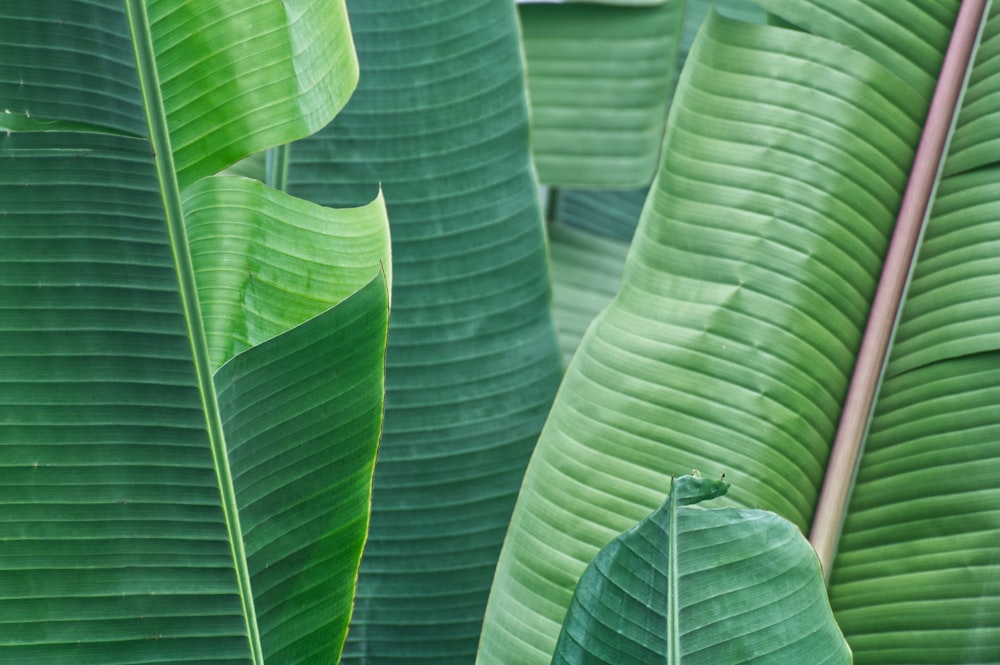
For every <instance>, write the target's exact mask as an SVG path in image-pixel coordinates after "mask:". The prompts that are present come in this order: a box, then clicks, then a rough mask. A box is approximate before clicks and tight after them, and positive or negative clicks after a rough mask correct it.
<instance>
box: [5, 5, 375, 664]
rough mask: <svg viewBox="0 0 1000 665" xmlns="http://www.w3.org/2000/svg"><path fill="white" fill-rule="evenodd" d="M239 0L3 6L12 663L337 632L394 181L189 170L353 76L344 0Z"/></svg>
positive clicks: (228, 647) (248, 652) (195, 653)
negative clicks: (318, 193) (348, 189)
mask: <svg viewBox="0 0 1000 665" xmlns="http://www.w3.org/2000/svg"><path fill="white" fill-rule="evenodd" d="M242 4H243V6H242V7H235V6H234V5H233V3H198V5H197V7H195V6H194V5H191V6H190V7H188V6H186V5H185V6H183V7H181V6H178V5H176V4H175V3H167V2H159V3H155V2H153V3H150V4H149V5H148V6H147V5H146V4H143V3H141V2H138V1H135V2H129V3H128V5H127V9H128V13H127V16H126V12H125V8H124V7H123V6H119V5H117V4H114V5H112V4H111V3H84V2H58V3H56V2H33V3H27V2H23V3H22V2H15V3H7V4H5V6H4V8H3V10H0V12H2V13H4V14H5V19H7V18H9V19H10V20H5V21H4V22H3V24H2V27H0V57H2V59H3V61H4V62H5V63H12V64H11V66H5V68H4V72H3V76H2V79H0V106H2V107H3V108H4V109H5V110H6V111H8V112H7V113H5V115H4V116H3V117H2V119H0V123H2V124H3V126H4V127H5V129H6V131H5V132H4V133H3V134H0V164H2V166H0V210H2V211H3V223H2V224H0V237H2V240H0V291H2V292H3V294H4V296H3V299H2V302H0V307H2V309H3V312H2V316H0V377H2V378H0V380H2V381H3V384H4V390H3V391H2V393H3V397H2V398H0V445H2V447H3V456H2V458H3V462H2V466H0V475H2V483H0V484H2V486H3V489H2V497H3V499H2V500H3V511H2V512H3V515H4V517H3V519H2V520H0V524H2V526H0V531H2V536H0V537H2V538H3V540H4V542H5V543H6V545H5V546H4V551H3V552H2V554H0V624H2V625H3V626H4V629H3V630H2V631H0V632H2V634H3V638H2V645H3V657H4V660H9V661H10V662H17V663H62V662H66V663H102V664H104V663H108V664H111V663H135V662H139V661H140V660H141V661H142V662H164V663H165V662H187V663H191V662H253V663H258V664H259V663H263V662H264V659H265V658H267V659H269V662H317V661H319V660H333V661H335V660H336V659H337V658H338V657H339V654H340V651H341V649H342V645H343V640H344V635H345V632H346V629H347V625H348V620H349V617H350V613H351V601H352V592H353V588H354V582H355V578H356V575H357V567H358V564H359V558H360V553H361V548H362V545H363V543H364V538H365V534H366V531H367V522H368V503H369V500H370V487H371V478H372V467H373V462H374V455H375V449H376V446H377V442H378V437H379V431H380V427H381V420H382V395H383V390H382V386H383V381H382V376H383V372H382V366H383V358H384V349H385V337H386V329H387V318H388V299H387V298H388V293H387V282H386V280H385V278H384V274H383V272H382V269H381V266H382V265H386V264H387V262H388V236H387V233H386V219H385V213H384V206H383V204H382V202H381V199H376V201H374V202H373V203H372V204H370V205H369V206H367V207H366V208H364V209H361V210H351V211H345V212H344V213H338V212H336V211H330V210H321V209H318V208H316V207H315V206H311V205H310V204H305V203H303V202H296V201H293V200H291V199H290V197H288V196H287V195H285V194H282V193H280V192H274V191H269V190H266V189H264V188H263V187H260V186H259V185H258V184H256V183H253V182H252V181H249V180H245V179H242V178H215V177H212V178H209V179H207V180H198V178H199V177H200V176H201V175H204V174H205V173H208V172H211V171H213V170H216V169H218V168H220V167H221V166H223V165H224V164H226V163H228V162H230V161H233V160H235V159H237V158H239V157H242V156H244V155H246V154H249V153H250V152H252V151H254V150H256V149H258V148H259V147H264V146H267V145H271V144H273V143H276V142H285V141H289V140H292V139H294V138H296V137H297V136H301V135H302V134H304V133H306V132H307V131H308V130H309V128H311V127H314V126H315V125H316V124H317V123H318V124H320V125H321V124H323V123H325V122H326V121H327V120H329V118H330V117H332V116H333V114H334V113H335V112H336V111H337V109H338V108H339V107H340V106H341V105H342V104H343V102H344V100H345V98H346V95H347V94H349V91H350V88H351V86H352V83H351V80H352V76H353V74H352V67H351V65H350V63H349V61H350V60H351V58H352V56H350V51H351V47H350V40H349V38H347V37H346V36H345V35H347V32H346V31H347V25H346V20H345V15H344V11H343V6H342V5H339V4H338V3H336V2H333V3H305V2H287V3H283V4H282V6H281V8H280V11H278V12H277V13H275V11H274V10H275V9H276V8H277V4H275V5H271V6H269V7H267V8H263V7H262V6H260V5H258V4H257V3H250V2H247V3H242ZM243 10H245V11H243ZM261 11H265V14H261V13H260V12H261ZM266 12H270V14H267V13H266ZM285 12H287V15H286V14H285ZM317 30H318V32H317ZM331 37H332V39H331ZM333 52H337V53H341V54H342V55H341V56H337V57H336V58H333V59H331V57H332V56H331V53H333ZM345 58H346V63H347V64H345V63H344V62H341V61H343V60H344V59H345ZM262 64H263V65H264V68H265V70H266V71H262V70H261V69H260V68H261V66H262ZM293 71H294V72H295V75H294V76H291V78H289V76H290V75H291V74H292V72H293ZM137 74H138V77H137ZM299 88H303V89H304V90H300V89H299ZM268 106H269V107H270V110H265V107H268ZM277 110H280V114H281V115H280V116H275V115H272V112H274V111H277ZM293 111H294V112H293ZM261 113H264V114H265V115H266V117H265V116H264V115H261ZM275 117H279V118H280V121H279V122H278V123H277V124H276V125H275V124H273V122H272V120H273V118H275ZM147 128H148V134H147ZM258 130H259V131H258ZM188 183H190V184H191V186H190V187H187V186H186V185H187V184H188ZM189 226H190V228H189ZM348 228H350V229H351V230H350V231H349V232H348V231H347V229H348ZM189 231H190V232H191V234H192V238H194V239H195V240H196V242H195V244H194V245H193V246H192V247H189V245H188V242H187V233H188V232H189ZM349 236H353V238H352V237H349ZM263 243H266V247H265V246H264V245H263ZM333 244H336V245H337V246H338V248H339V251H338V252H337V253H335V254H332V255H331V254H328V253H327V252H328V250H329V247H330V246H331V245H333ZM262 250H263V251H262ZM347 256H349V257H350V260H347V259H345V257H347ZM341 259H343V263H344V264H346V265H344V266H341V267H337V266H333V267H331V266H330V260H341ZM352 262H353V267H352V266H351V263H352ZM199 299H202V300H204V301H205V302H206V304H208V305H210V307H209V308H208V309H207V310H206V311H204V312H203V311H202V310H201V308H200V306H199ZM292 302H294V303H295V305H294V307H291V306H289V307H286V303H292ZM333 305H336V306H333ZM219 312H226V313H225V314H223V315H219ZM206 324H207V325H206Z"/></svg>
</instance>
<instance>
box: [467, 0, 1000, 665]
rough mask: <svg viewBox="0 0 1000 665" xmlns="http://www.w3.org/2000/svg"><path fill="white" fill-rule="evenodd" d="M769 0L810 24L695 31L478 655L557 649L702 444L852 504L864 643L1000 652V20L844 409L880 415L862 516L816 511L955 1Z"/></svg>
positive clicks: (889, 657)
mask: <svg viewBox="0 0 1000 665" xmlns="http://www.w3.org/2000/svg"><path fill="white" fill-rule="evenodd" d="M759 4H762V6H764V7H765V8H766V9H767V10H768V11H770V12H772V13H774V14H775V15H777V16H778V17H780V18H781V22H782V23H783V24H785V25H791V26H794V27H795V28H796V29H795V30H789V29H785V28H781V27H777V26H747V25H743V24H739V23H736V22H732V21H729V20H725V19H722V18H720V17H718V16H713V17H712V18H711V19H710V20H709V21H708V22H707V24H706V26H705V27H704V28H703V31H702V33H701V35H700V37H699V39H698V40H697V42H696V44H695V46H694V47H693V48H692V52H691V55H690V57H689V59H688V62H687V64H686V65H685V69H684V71H683V73H682V75H681V80H680V84H679V87H678V91H677V93H676V95H675V98H674V103H673V105H672V110H671V116H670V118H669V119H668V123H667V130H666V136H665V139H664V144H663V158H662V162H661V166H660V171H659V174H658V177H657V180H656V181H655V183H654V186H653V188H652V190H651V193H650V196H649V198H648V199H647V202H646V205H645V208H644V211H643V215H642V219H641V220H640V224H639V229H638V230H637V232H636V236H635V240H634V241H633V245H632V248H631V250H630V254H629V257H628V259H627V261H626V266H625V271H624V274H623V277H622V286H621V289H620V290H619V292H618V294H617V296H616V297H615V299H614V301H613V302H612V303H611V305H610V306H609V307H608V308H607V309H606V310H605V311H604V312H603V313H602V314H601V315H600V316H599V317H598V319H597V320H596V321H595V323H594V325H593V326H592V327H591V328H590V330H589V331H588V332H587V335H586V336H585V338H584V340H583V343H582V344H581V347H580V349H579V350H578V352H577V354H576V356H574V360H573V362H572V363H571V365H570V367H569V369H568V371H567V376H566V378H565V380H564V382H563V384H562V386H561V389H560V392H559V395H558V396H557V398H556V402H555V404H554V406H553V410H552V412H551V414H550V417H549V420H548V422H547V424H546V427H545V429H544V430H543V433H542V436H541V438H540V440H539V443H538V446H537V448H536V451H535V454H534V456H533V458H532V461H531V463H530V464H529V468H528V471H527V474H526V477H525V482H524V484H523V486H522V490H521V495H520V497H519V500H518V504H517V507H516V509H515V512H514V516H513V518H512V522H511V527H510V529H509V531H508V536H507V540H506V542H505V546H504V550H503V552H502V554H501V558H500V562H499V564H498V572H497V577H496V580H495V582H494V588H493V592H492V594H491V598H490V604H489V606H488V609H487V614H486V618H485V622H484V631H483V637H482V641H481V646H480V652H479V662H481V663H494V662H503V663H508V664H509V663H547V662H549V660H550V659H551V657H552V653H553V650H554V647H555V642H556V638H557V636H558V634H559V630H560V626H561V624H562V621H563V618H564V616H565V613H566V609H567V607H568V606H569V603H570V598H571V596H572V593H573V589H574V587H575V586H576V584H577V581H578V580H579V578H580V575H581V573H582V571H583V569H584V568H585V566H586V565H587V563H588V562H589V561H590V560H592V558H593V557H594V556H595V554H596V552H597V551H598V550H599V549H600V548H601V547H602V546H604V545H605V544H606V543H608V542H609V541H610V540H611V539H612V538H614V537H615V536H616V534H618V533H620V532H622V531H624V530H625V529H628V528H630V527H631V526H632V525H634V524H635V523H636V522H638V521H639V520H641V519H643V518H644V517H645V516H646V515H648V514H649V513H650V511H652V510H653V509H655V508H656V507H657V506H659V505H660V504H661V503H662V501H663V492H664V490H663V488H664V487H665V486H666V479H668V478H669V477H670V476H671V475H672V474H674V473H676V472H677V471H678V470H683V469H690V468H699V469H701V470H702V471H704V472H705V473H706V475H718V474H721V473H725V474H726V476H727V478H730V479H731V480H732V481H733V484H734V488H735V489H734V491H733V492H732V493H731V495H730V496H729V497H728V498H727V499H726V501H728V502H729V503H730V504H732V505H734V506H741V507H760V508H765V509H769V510H772V511H775V512H777V513H778V514H780V515H782V516H783V517H785V518H786V519H789V520H790V521H792V522H793V523H795V524H796V525H797V526H798V527H799V528H800V529H802V530H803V531H806V530H809V529H810V527H812V531H813V535H814V537H815V536H816V531H817V528H818V530H819V531H821V532H823V533H821V534H820V535H821V536H823V537H832V538H833V539H834V540H835V539H836V537H837V534H838V533H839V532H840V531H841V526H842V532H843V536H842V539H841V540H840V545H839V554H838V555H837V556H836V558H835V559H833V560H832V561H828V562H827V563H826V564H825V565H826V566H827V569H826V570H825V571H824V572H825V574H826V575H828V576H829V578H830V596H831V604H832V606H833V609H834V610H835V612H836V616H837V619H838V621H839V623H840V625H841V627H842V628H843V630H844V633H845V635H846V637H847V639H848V641H849V642H850V644H851V646H852V649H853V651H854V654H855V659H856V662H859V663H956V662H963V663H964V662H969V663H973V662H975V663H980V662H997V656H998V651H997V649H996V645H997V644H998V643H1000V639H998V638H1000V634H998V632H997V630H998V629H997V628H996V626H995V622H991V621H990V619H988V618H987V617H993V616H997V614H998V612H1000V583H998V580H1000V573H998V571H1000V568H998V563H997V559H996V556H995V551H996V547H995V543H996V542H997V538H998V536H1000V510H998V507H1000V503H998V502H1000V492H998V490H997V487H996V483H995V482H994V481H993V480H992V479H993V478H995V477H996V474H997V472H998V471H1000V449H998V448H997V444H996V442H997V441H998V440H1000V411H998V410H997V409H996V403H997V399H998V397H1000V395H998V392H997V391H998V387H1000V378H998V377H1000V366H998V362H1000V345H998V341H1000V340H998V338H997V333H996V330H997V327H996V325H995V321H996V314H997V309H996V306H997V300H996V297H995V295H994V294H995V293H997V292H998V291H1000V263H998V261H997V258H996V257H997V256H998V254H997V253H996V249H995V247H996V245H995V242H996V240H995V238H996V233H997V225H996V224H995V222H994V220H995V219H996V218H997V215H998V212H1000V209H998V203H997V201H998V197H997V189H996V185H995V182H996V181H997V171H996V162H997V160H996V155H995V154H994V153H992V152H990V151H989V150H988V149H985V148H984V149H982V150H978V149H977V148H978V146H980V145H984V146H989V145H990V140H991V139H990V137H991V136H992V132H994V131H995V127H996V126H997V125H998V123H1000V112H998V106H997V103H996V100H997V99H998V97H997V96H996V95H995V93H994V92H993V91H994V90H995V89H996V86H997V81H998V80H1000V79H998V78H997V77H996V76H995V75H994V74H993V72H994V71H995V68H996V64H995V63H996V58H995V57H994V56H993V54H994V53H995V52H996V51H995V49H996V46H995V45H994V43H995V35H996V33H997V30H998V27H1000V25H998V23H1000V18H998V14H997V10H996V9H993V10H991V11H990V13H989V18H988V21H987V22H986V26H985V28H983V29H982V31H981V36H977V38H976V40H977V41H981V46H980V48H979V52H978V57H977V58H976V60H975V65H974V66H973V67H972V71H971V74H970V75H969V77H968V83H967V84H966V83H965V82H964V81H963V80H962V77H959V79H958V83H959V88H960V89H961V88H963V87H965V88H967V92H966V94H965V100H966V103H965V105H964V106H963V107H962V109H961V112H960V113H959V114H958V120H957V123H956V128H955V136H954V143H953V149H954V150H953V153H952V154H953V156H954V157H955V159H959V156H961V159H960V160H959V163H958V165H957V166H955V165H951V166H949V164H947V163H946V164H945V165H944V166H943V167H942V168H941V169H940V170H938V169H935V168H933V167H932V168H931V169H930V173H931V175H932V178H933V183H932V184H933V185H934V187H932V192H936V196H934V195H933V194H932V195H931V196H930V197H929V202H930V205H929V206H928V207H929V208H932V210H930V214H929V220H928V224H927V230H926V234H925V235H926V241H925V242H924V244H923V246H922V248H921V250H920V253H919V256H918V259H917V260H916V262H915V266H914V268H913V270H912V273H911V274H910V276H909V278H908V289H906V290H905V294H906V295H905V299H904V302H903V303H902V305H901V306H900V308H899V309H901V311H902V314H901V319H900V320H899V322H898V324H896V326H895V328H896V329H897V335H896V336H895V341H894V342H893V343H890V344H889V346H888V349H887V351H886V355H887V362H886V369H885V372H884V377H883V379H882V380H881V382H880V383H879V390H878V392H877V395H876V397H875V399H874V402H873V403H872V404H871V406H870V408H869V409H868V410H867V411H866V412H864V413H863V414H862V416H861V417H860V418H859V417H857V416H855V417H854V418H856V420H854V421H852V422H850V423H849V425H850V426H851V427H855V428H860V429H861V430H862V431H863V432H866V433H867V436H866V437H865V447H864V450H863V454H862V455H861V459H860V462H859V464H858V470H857V477H856V480H855V482H854V488H853V493H852V494H851V499H850V502H849V504H848V506H847V509H846V517H841V519H840V520H834V521H833V522H827V523H823V524H822V525H821V526H819V527H817V525H816V524H814V517H815V516H816V514H817V512H818V508H819V507H821V506H820V496H821V488H822V487H823V486H824V484H829V483H830V482H831V479H834V480H838V481H842V482H846V483H847V484H848V485H849V484H850V482H851V480H852V478H853V475H854V468H853V467H851V466H850V465H848V466H847V467H846V468H845V467H836V468H834V467H830V469H831V471H829V472H828V461H829V459H830V456H831V450H832V448H833V443H834V440H835V438H836V435H837V431H838V424H839V423H840V421H841V420H842V414H843V412H844V410H845V407H844V405H845V401H846V397H847V395H848V388H849V385H850V383H851V375H852V372H853V371H854V368H855V361H856V359H857V358H858V355H859V350H860V348H861V343H862V339H863V337H864V335H865V330H866V322H867V321H868V318H869V311H870V310H871V307H872V302H873V299H874V295H875V293H876V286H877V284H878V281H879V278H880V274H881V272H882V268H883V264H884V261H885V258H886V255H887V251H888V250H887V248H888V246H889V241H890V237H891V235H892V233H893V229H894V220H895V217H896V213H897V212H898V211H899V209H900V207H901V202H902V199H903V192H904V189H905V186H906V184H907V181H908V177H909V172H910V169H911V165H912V164H913V163H914V155H915V151H916V147H917V144H918V140H919V139H920V137H921V134H922V130H923V126H924V122H925V119H926V117H927V114H928V108H929V106H930V100H931V96H932V93H933V91H934V88H935V84H936V81H937V77H938V73H939V70H940V69H941V66H942V64H941V63H942V60H943V54H944V52H945V50H946V48H947V47H948V44H949V41H950V38H951V32H952V28H953V26H954V24H955V22H956V15H957V13H958V9H959V7H958V3H938V2H920V3H911V4H910V5H908V6H907V9H906V10H905V11H897V10H896V9H894V8H892V7H890V6H889V5H885V4H883V3H863V2H791V1H789V2H778V1H775V2H763V3H759ZM967 4H972V3H967ZM911 5H912V6H911ZM810 33H815V34H810ZM986 128H989V129H986ZM944 129H946V130H947V124H946V126H945V127H944ZM977 137H982V141H983V142H984V143H982V144H980V142H979V140H977ZM948 162H949V163H950V162H952V160H951V159H950V158H949V160H948ZM942 174H947V177H944V176H942ZM894 313H895V312H894V311H893V312H891V313H890V314H894ZM852 393H853V391H852ZM862 411H864V409H862ZM869 413H873V416H872V417H871V419H870V421H869V419H868V417H869ZM841 522H842V524H841ZM681 602H683V600H682V601H681Z"/></svg>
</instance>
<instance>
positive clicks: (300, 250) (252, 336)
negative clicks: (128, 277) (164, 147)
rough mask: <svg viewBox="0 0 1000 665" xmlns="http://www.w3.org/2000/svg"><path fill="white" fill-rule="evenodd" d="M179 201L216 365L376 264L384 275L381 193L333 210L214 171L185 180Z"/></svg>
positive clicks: (346, 291) (318, 308)
mask: <svg viewBox="0 0 1000 665" xmlns="http://www.w3.org/2000/svg"><path fill="white" fill-rule="evenodd" d="M184 208H185V210H186V211H187V216H186V219H187V228H188V240H189V243H190V246H191V258H192V261H193V263H194V267H195V274H196V277H197V281H198V299H199V302H200V303H201V308H202V312H203V313H204V320H205V335H206V338H207V341H208V345H209V347H210V355H211V358H212V362H213V365H214V366H216V367H217V366H219V365H221V364H222V363H223V362H225V360H226V359H228V358H231V357H232V356H234V355H236V354H237V353H239V352H240V351H243V350H244V349H246V348H249V347H250V346H254V345H256V344H259V343H261V342H263V341H265V340H268V339H270V338H271V337H274V336H275V335H278V334H280V333H281V332H283V331H285V330H287V329H289V328H292V327H294V326H297V325H299V324H300V323H302V322H304V321H306V320H307V319H310V318H312V317H313V316H315V315H317V314H319V313H321V312H323V311H325V310H327V309H329V308H330V307H332V306H333V305H336V304H337V303H338V302H340V301H342V300H343V299H344V298H346V297H347V296H349V295H351V294H352V293H353V292H354V291H356V290H357V289H358V286H359V285H360V284H364V283H365V282H366V281H368V280H369V279H371V277H372V275H373V272H374V271H375V269H376V267H377V266H380V265H381V266H384V268H385V272H386V276H387V278H388V277H389V274H390V270H391V267H390V261H389V228H388V226H386V223H385V220H386V213H385V204H384V202H383V201H382V197H381V195H380V196H378V197H377V198H376V199H375V200H374V201H373V202H372V203H370V204H368V205H367V206H363V207H360V208H353V209H340V210H334V209H332V208H324V207H322V206H318V205H315V204H313V203H309V202H308V201H304V200H302V199H296V198H294V197H292V196H288V195H287V194H284V193H282V192H278V191H275V190H273V189H270V188H268V187H265V186H264V185H263V184H261V183H260V182H257V181H255V180H247V179H244V178H234V177H223V176H218V177H212V178H205V179H204V180H202V181H200V182H198V183H196V184H195V185H193V186H192V187H190V188H188V189H187V190H186V191H185V192H184ZM289 283H291V284H295V289H294V290H293V289H289V287H288V284H289ZM390 283H391V282H390Z"/></svg>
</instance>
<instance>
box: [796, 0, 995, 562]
mask: <svg viewBox="0 0 1000 665" xmlns="http://www.w3.org/2000/svg"><path fill="white" fill-rule="evenodd" d="M990 2H991V0H963V2H962V5H961V8H960V9H959V14H958V18H957V19H956V21H955V27H954V28H953V32H952V39H951V42H950V43H949V45H948V50H947V52H946V54H945V58H944V62H943V63H942V67H941V73H940V74H939V77H938V84H937V87H936V88H935V91H934V95H933V98H932V100H931V105H930V109H929V111H928V114H927V119H926V121H925V123H924V131H923V133H922V135H921V138H920V143H919V145H918V147H917V151H916V154H915V156H914V164H913V167H912V170H911V173H910V177H909V180H908V182H907V185H906V190H905V192H904V195H903V200H902V203H901V206H900V211H899V215H898V217H897V220H896V226H895V230H894V232H893V235H892V239H891V241H890V244H889V250H888V252H887V254H886V259H885V262H884V267H883V271H882V275H881V277H880V278H879V283H878V287H877V289H876V293H875V297H874V299H873V302H872V308H871V313H870V315H869V318H868V323H867V325H866V327H865V332H864V335H863V337H862V341H861V347H860V349H859V351H858V358H857V362H856V364H855V368H854V373H853V375H852V376H851V383H850V386H849V387H848V392H847V397H846V399H845V402H844V408H843V410H842V412H841V418H840V423H839V425H838V427H837V433H836V436H835V438H834V443H833V449H832V451H831V454H830V460H829V462H828V463H827V470H826V476H825V478H824V482H823V488H822V491H821V494H820V498H819V503H818V504H817V507H816V512H815V514H814V517H813V524H812V529H811V531H810V535H809V540H810V542H811V543H812V544H813V547H814V548H815V549H816V552H817V554H818V555H819V559H820V563H821V565H822V567H823V574H824V576H825V577H826V579H827V580H829V578H830V573H831V572H832V569H833V559H834V557H835V556H836V552H837V547H838V543H839V540H840V532H841V528H842V525H843V521H844V517H845V515H846V512H847V508H848V504H849V501H850V495H851V490H852V486H853V482H854V475H855V473H856V471H857V467H858V463H859V462H860V459H861V454H862V451H863V448H864V442H865V439H866V438H867V435H868V429H869V425H870V423H871V419H872V416H873V414H874V410H875V405H876V402H877V399H878V394H879V391H880V389H881V384H882V378H883V375H884V373H885V367H886V364H887V362H888V359H889V352H890V349H891V348H892V344H893V340H894V338H895V334H896V329H897V327H898V324H899V318H900V315H901V313H902V309H903V307H902V306H903V303H904V301H905V298H906V292H907V289H908V287H909V283H910V280H911V278H912V274H913V267H914V265H915V264H916V259H917V252H918V250H919V247H920V240H921V238H922V237H923V232H924V228H925V226H926V222H927V218H928V217H929V215H930V209H931V205H932V203H933V200H934V195H935V193H936V191H937V185H938V183H939V182H940V180H941V172H942V170H943V166H944V160H945V156H946V155H947V151H948V144H949V143H950V141H951V136H952V134H953V133H954V129H955V123H956V120H957V117H958V112H959V110H960V108H961V101H962V97H963V95H964V93H965V90H966V88H967V87H968V80H969V74H970V73H971V71H972V65H973V63H974V60H975V54H976V49H977V48H978V45H979V42H980V40H981V38H982V32H983V28H984V26H985V24H986V18H987V16H988V13H989V12H988V10H989V5H990Z"/></svg>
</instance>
